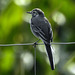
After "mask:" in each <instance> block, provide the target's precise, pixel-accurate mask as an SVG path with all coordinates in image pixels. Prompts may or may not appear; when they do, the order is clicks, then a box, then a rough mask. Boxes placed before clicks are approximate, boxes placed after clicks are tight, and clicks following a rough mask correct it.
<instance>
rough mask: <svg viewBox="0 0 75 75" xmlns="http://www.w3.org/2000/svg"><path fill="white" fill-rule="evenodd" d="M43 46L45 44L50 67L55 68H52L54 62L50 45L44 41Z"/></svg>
mask: <svg viewBox="0 0 75 75" xmlns="http://www.w3.org/2000/svg"><path fill="white" fill-rule="evenodd" d="M45 46H46V50H47V54H48V57H49V61H50V65H51V69H52V70H54V69H55V68H54V62H53V55H52V51H51V46H50V45H49V44H46V43H45Z"/></svg>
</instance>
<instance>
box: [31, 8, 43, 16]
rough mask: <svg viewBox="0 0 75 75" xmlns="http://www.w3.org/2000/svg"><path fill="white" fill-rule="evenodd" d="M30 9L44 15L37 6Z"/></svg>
mask: <svg viewBox="0 0 75 75" xmlns="http://www.w3.org/2000/svg"><path fill="white" fill-rule="evenodd" d="M32 11H36V12H37V13H38V14H39V15H41V16H44V12H43V11H42V10H41V9H39V8H35V9H33V10H32Z"/></svg>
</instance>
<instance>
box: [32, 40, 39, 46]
mask: <svg viewBox="0 0 75 75" xmlns="http://www.w3.org/2000/svg"><path fill="white" fill-rule="evenodd" d="M39 40H40V39H39ZM39 40H37V41H36V42H34V44H33V47H36V45H38V41H39Z"/></svg>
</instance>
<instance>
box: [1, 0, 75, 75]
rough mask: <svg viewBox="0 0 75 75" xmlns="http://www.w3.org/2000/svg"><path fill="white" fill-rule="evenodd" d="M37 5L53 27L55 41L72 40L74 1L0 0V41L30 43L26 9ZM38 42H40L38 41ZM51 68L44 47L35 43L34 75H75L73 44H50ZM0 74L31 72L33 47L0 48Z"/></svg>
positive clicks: (74, 19)
mask: <svg viewBox="0 0 75 75" xmlns="http://www.w3.org/2000/svg"><path fill="white" fill-rule="evenodd" d="M34 8H40V9H42V10H43V11H44V13H45V16H46V17H47V18H48V20H49V21H50V23H51V25H52V29H53V40H54V42H74V41H75V0H0V44H12V43H13V44H16V43H31V42H35V41H36V40H37V38H36V37H34V36H33V34H32V33H31V30H30V25H29V22H30V18H31V16H30V15H29V14H27V13H26V12H27V11H31V10H32V9H34ZM40 42H41V41H40ZM52 47H53V49H54V50H55V53H54V61H55V65H56V67H55V70H54V71H52V70H51V68H50V65H49V61H48V58H47V55H46V51H45V47H44V46H37V54H36V55H37V58H36V62H37V63H36V70H37V75H75V45H53V46H52ZM0 75H34V48H33V47H32V46H13V47H0Z"/></svg>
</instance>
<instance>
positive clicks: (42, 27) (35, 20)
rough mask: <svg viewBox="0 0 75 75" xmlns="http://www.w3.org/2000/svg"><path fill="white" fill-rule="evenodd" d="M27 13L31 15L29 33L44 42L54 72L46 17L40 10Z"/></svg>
mask: <svg viewBox="0 0 75 75" xmlns="http://www.w3.org/2000/svg"><path fill="white" fill-rule="evenodd" d="M28 13H30V14H32V18H31V24H30V27H31V31H32V32H33V34H34V35H35V36H37V37H39V38H40V39H42V41H43V42H44V44H45V47H46V50H47V54H48V57H49V61H50V64H51V69H52V70H54V62H53V55H52V51H51V45H50V42H52V40H53V32H52V28H51V24H50V23H49V21H48V20H47V19H46V17H45V16H44V12H43V11H42V10H41V9H38V8H36V9H33V10H32V11H30V12H28Z"/></svg>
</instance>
